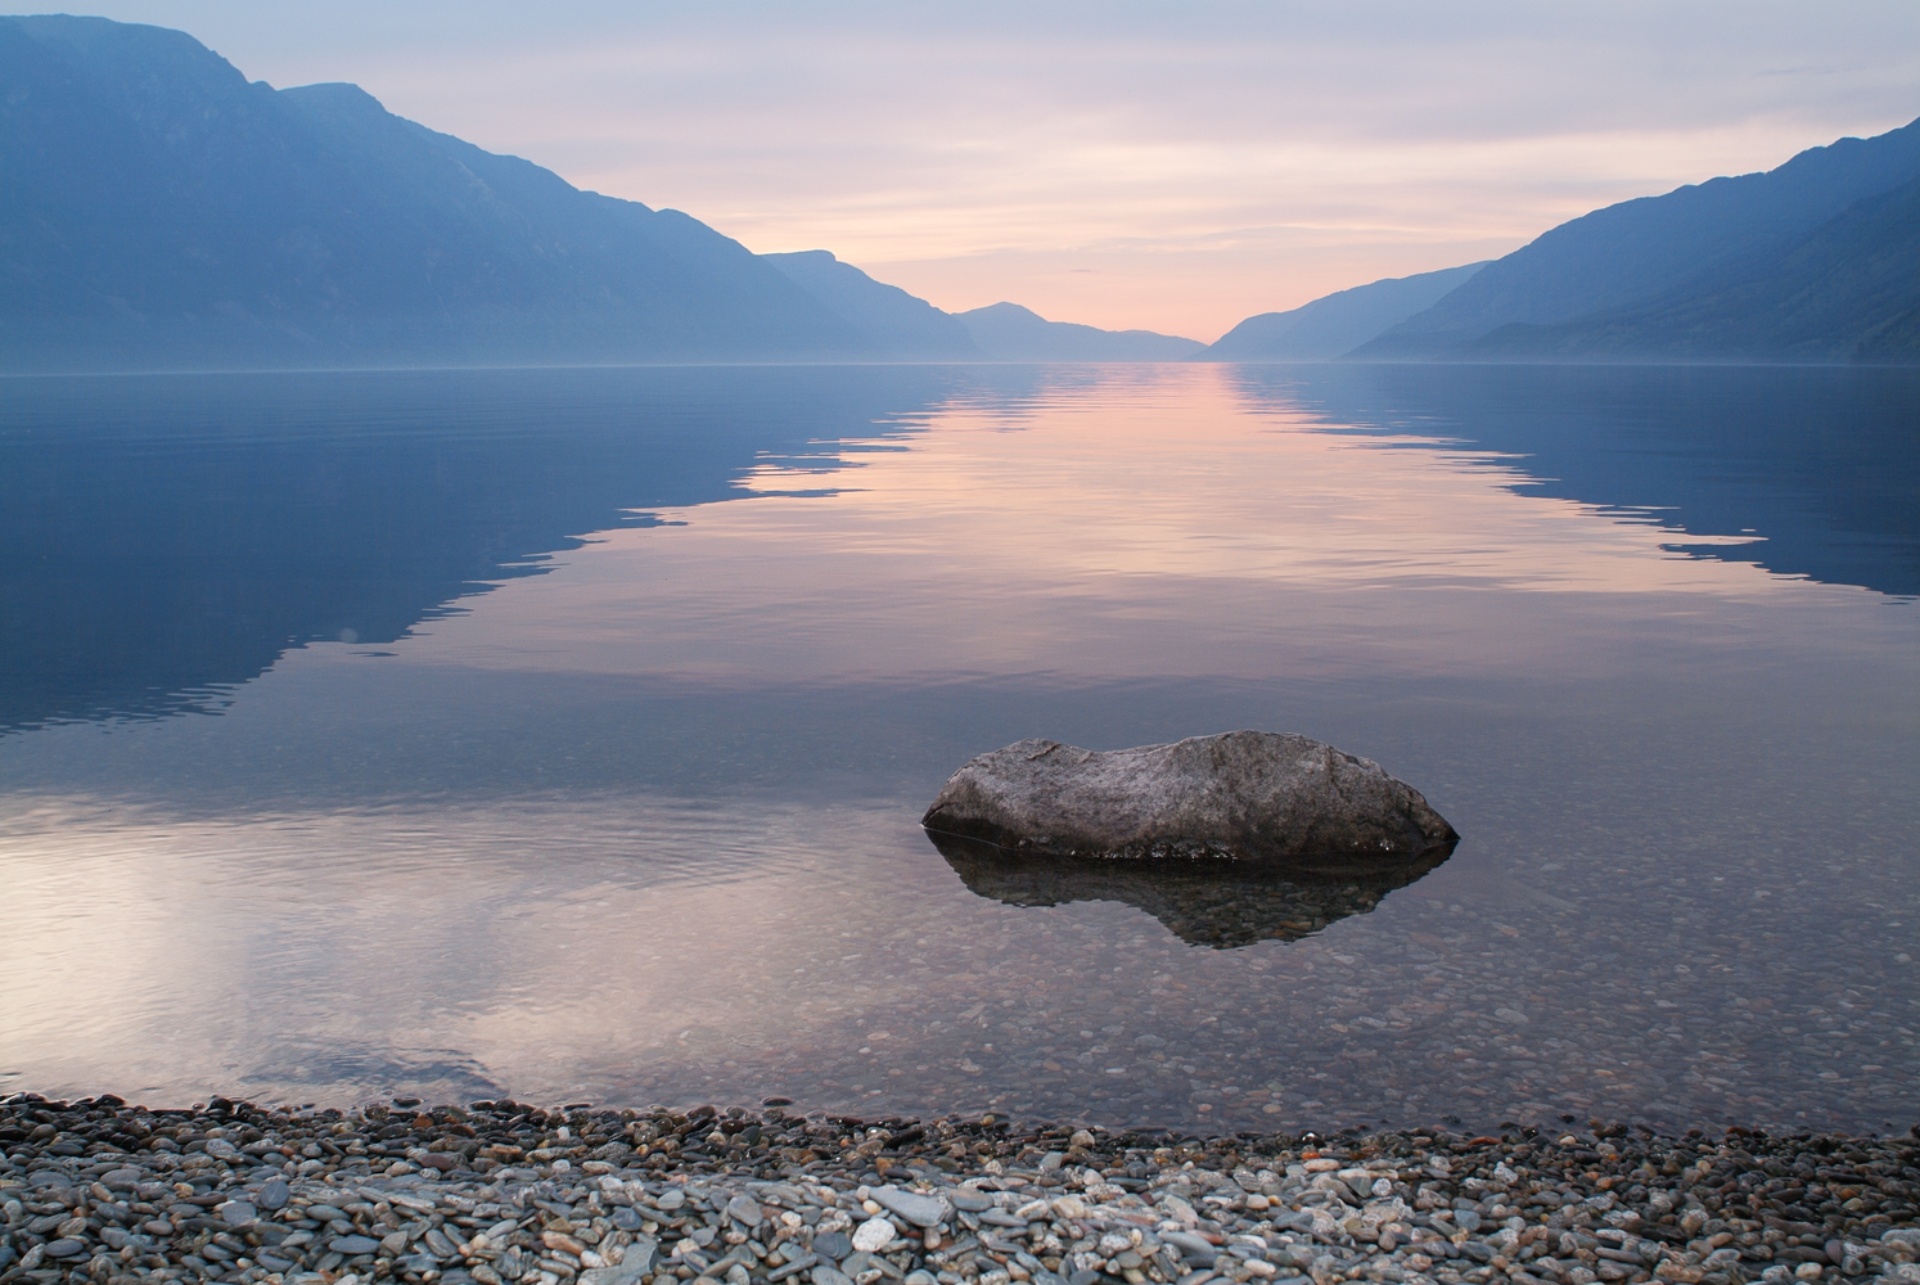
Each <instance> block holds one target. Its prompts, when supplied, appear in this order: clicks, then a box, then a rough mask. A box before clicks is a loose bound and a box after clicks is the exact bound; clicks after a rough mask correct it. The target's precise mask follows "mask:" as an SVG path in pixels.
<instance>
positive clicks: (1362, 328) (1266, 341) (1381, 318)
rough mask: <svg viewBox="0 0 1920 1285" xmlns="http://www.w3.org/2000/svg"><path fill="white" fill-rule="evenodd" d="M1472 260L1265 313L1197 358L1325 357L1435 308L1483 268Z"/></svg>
mask: <svg viewBox="0 0 1920 1285" xmlns="http://www.w3.org/2000/svg"><path fill="white" fill-rule="evenodd" d="M1485 266H1486V265H1485V264H1484V263H1469V264H1467V265H1465V266H1464V267H1458V268H1443V269H1441V270H1440V271H1438V272H1422V273H1419V274H1417V275H1415V276H1411V277H1390V278H1388V279H1387V280H1384V281H1375V282H1372V283H1370V284H1368V285H1364V286H1355V287H1353V288H1352V289H1351V290H1340V291H1337V292H1335V293H1333V294H1330V295H1324V296H1322V297H1321V298H1318V299H1315V300H1314V301H1313V302H1311V303H1306V304H1302V305H1301V306H1300V307H1298V308H1294V309H1291V310H1290V311H1287V312H1263V313H1261V314H1260V315H1259V316H1257V317H1248V318H1247V319H1246V320H1245V321H1243V322H1241V323H1240V324H1239V325H1237V326H1235V327H1234V328H1233V329H1232V330H1229V331H1228V332H1227V333H1226V334H1224V335H1222V336H1220V338H1219V339H1217V340H1215V341H1214V343H1213V344H1212V345H1211V346H1210V347H1209V348H1208V349H1207V350H1206V351H1205V352H1202V353H1199V354H1196V355H1195V356H1194V357H1193V358H1192V360H1194V361H1324V360H1328V359H1330V358H1334V357H1338V356H1340V355H1341V354H1343V353H1347V352H1350V351H1352V350H1353V349H1355V348H1357V347H1359V346H1360V345H1361V344H1364V343H1366V342H1367V341H1368V340H1369V339H1372V338H1374V337H1375V336H1377V335H1379V334H1380V333H1381V332H1382V331H1384V330H1386V329H1388V328H1389V327H1392V326H1396V325H1398V324H1400V323H1401V322H1403V321H1405V320H1406V319H1407V318H1408V317H1411V316H1413V315H1414V314H1415V313H1417V312H1422V311H1424V310H1425V309H1427V308H1431V307H1432V306H1433V305H1434V304H1436V303H1438V302H1439V301H1440V300H1441V299H1443V298H1445V297H1446V295H1447V294H1448V293H1449V292H1450V291H1452V290H1454V289H1455V288H1456V287H1458V286H1459V285H1461V284H1462V283H1463V282H1465V281H1466V280H1467V279H1468V278H1469V277H1471V276H1472V275H1473V274H1474V273H1476V272H1478V271H1479V270H1480V269H1481V268H1483V267H1485Z"/></svg>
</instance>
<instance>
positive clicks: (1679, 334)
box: [1353, 121, 1920, 361]
mask: <svg viewBox="0 0 1920 1285" xmlns="http://www.w3.org/2000/svg"><path fill="white" fill-rule="evenodd" d="M1916 180H1920V121H1916V122H1914V123H1913V124H1910V125H1907V126H1905V127H1904V128H1901V129H1897V130H1893V131H1892V132H1890V133H1886V134H1882V135H1879V136H1878V137H1875V138H1870V139H1857V138H1847V139H1841V140H1840V141H1839V142H1837V143H1834V144H1832V145H1830V146H1827V147H1816V148H1812V149H1810V150H1808V151H1805V152H1802V153H1800V154H1799V155H1798V156H1795V157H1794V158H1793V159H1792V160H1790V161H1788V162H1787V163H1786V164H1784V165H1781V166H1780V167H1779V168H1777V169H1773V170H1768V171H1766V172H1764V173H1759V174H1746V175H1742V176H1740V177H1738V178H1718V179H1714V180H1712V181H1711V182H1708V183H1702V184H1700V185H1698V186H1691V187H1683V188H1680V189H1678V190H1676V191H1673V192H1669V193H1667V194H1666V195H1664V196H1658V197H1645V198H1642V199H1640V200H1635V201H1626V202H1623V203H1621V204H1619V205H1612V206H1608V207H1606V208H1605V209H1602V210H1596V211H1594V212H1593V213H1592V214H1588V215H1585V216H1584V217H1582V218H1578V219H1574V220H1573V221H1572V222H1569V223H1564V224H1561V225H1560V226H1559V227H1557V228H1554V229H1553V230H1552V231H1550V232H1548V233H1546V234H1545V235H1543V236H1541V237H1540V238H1538V239H1537V240H1535V241H1534V242H1532V243H1531V244H1529V245H1527V246H1524V247H1522V248H1521V249H1519V250H1516V251H1514V253H1512V254H1510V255H1508V256H1507V257H1506V258H1504V259H1500V260H1497V261H1495V262H1493V263H1490V264H1488V265H1487V266H1486V267H1484V268H1482V269H1481V270H1480V271H1479V272H1478V273H1476V274H1474V276H1473V277H1472V278H1470V279H1469V280H1468V281H1467V282H1466V283H1465V284H1463V285H1461V286H1460V287H1459V288H1458V289H1457V290H1454V291H1453V292H1452V293H1451V294H1448V295H1447V296H1446V297H1445V298H1443V299H1441V300H1440V301H1439V302H1438V303H1436V304H1434V305H1433V306H1432V307H1431V308H1428V309H1427V310H1426V311H1424V312H1421V313H1419V314H1418V315H1416V316H1413V317H1411V318H1409V319H1408V320H1406V321H1404V322H1402V323H1401V324H1400V325H1398V326H1395V327H1394V328H1393V329H1391V330H1389V331H1387V332H1386V333H1385V334H1383V335H1381V336H1380V337H1379V338H1377V339H1374V340H1372V341H1371V342H1369V343H1367V344H1365V345H1363V346H1362V347H1360V348H1359V349H1358V350H1357V351H1356V352H1355V353H1354V354H1353V355H1354V356H1356V357H1363V358H1377V359H1387V360H1397V359H1408V358H1432V357H1470V358H1478V359H1503V358H1509V357H1551V358H1555V359H1567V358H1583V359H1586V358H1601V359H1636V360H1644V359H1665V360H1693V359H1700V358H1710V359H1716V360H1794V359H1803V360H1817V361H1827V360H1845V359H1848V358H1860V359H1867V358H1872V357H1874V356H1875V355H1876V354H1878V355H1879V356H1880V357H1881V358H1882V359H1898V355H1899V353H1901V352H1906V353H1911V352H1912V348H1913V343H1914V340H1913V337H1912V336H1913V333H1914V330H1915V328H1916V323H1915V319H1914V317H1913V310H1914V309H1915V308H1916V307H1920V286H1917V285H1916V282H1920V258H1916V256H1915V254H1914V234H1913V222H1912V218H1913V215H1912V211H1913V205H1912V199H1913V198H1912V197H1911V196H1910V195H1908V196H1902V195H1901V192H1902V191H1903V190H1905V189H1907V188H1908V186H1909V185H1910V184H1913V183H1914V182H1915V181H1916ZM1903 335H1904V336H1906V338H1904V339H1902V338H1901V336H1903ZM1908 359H1911V358H1910V357H1909V358H1908Z"/></svg>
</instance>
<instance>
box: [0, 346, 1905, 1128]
mask: <svg viewBox="0 0 1920 1285" xmlns="http://www.w3.org/2000/svg"><path fill="white" fill-rule="evenodd" d="M1916 497H1920V378H1916V376H1915V374H1914V373H1912V372H1906V373H1901V372H1874V371H1859V372H1847V371H1806V370H1801V371H1791V370H1789V371H1737V370H1642V371H1636V370H1617V369H1616V370H1551V369H1541V370H1497V369H1496V370H1485V369H1471V368H1458V369H1440V370H1425V369H1417V368H1398V369H1395V368H1364V367H1361V368H1305V367H1303V368H1297V369H1285V368H1266V369H1252V368H1248V369H1235V368H1211V367H1199V368H1187V367H1159V368H1138V369H1127V368H1106V369H1098V368H1072V367H1061V368H1037V369H1018V368H1013V369H985V368H975V369H966V368H948V369H910V368H899V369H884V368H882V369H841V370H822V369H813V370H805V369H795V370H779V369H757V370H732V371H714V370H681V371H671V370H669V371H590V372H518V373H490V374H417V375H338V376H295V377H272V378H267V377H245V378H241V377H234V378H178V379H138V380H96V381H75V382H62V381H28V380H15V381H9V382H5V383H0V555H4V564H3V565H0V665H3V668H0V680H3V681H0V880H3V881H4V888H5V894H6V899H7V903H8V913H7V915H6V928H5V931H4V932H0V977H3V978H4V979H5V1000H4V1003H3V1004H0V1091H6V1090H9V1089H23V1088H31V1089H35V1090H38V1091H42V1092H52V1093H77V1092H99V1091H105V1090H112V1091H114V1092H118V1093H121V1094H123V1095H125V1096H127V1097H129V1098H140V1099H144V1100H147V1101H149V1102H152V1103H155V1104H158V1103H162V1102H181V1101H187V1100H193V1099H204V1097H205V1096H207V1095H208V1094H209V1093H211V1092H214V1091H219V1092H225V1093H230V1094H245V1095H249V1096H253V1097H257V1098H272V1099H292V1100H297V1101H328V1102H349V1101H356V1100H361V1099H364V1098H366V1097H369V1096H372V1095H374V1094H380V1093H392V1092H400V1091H405V1092H411V1093H415V1094H420V1095H422V1096H426V1097H429V1098H441V1099H444V1098H448V1097H459V1098H472V1097H482V1096H496V1095H499V1094H511V1095H513V1096H515V1097H518V1098H523V1099H532V1100H540V1101H562V1102H570V1101H582V1100H591V1101H595V1102H609V1103H634V1104H645V1103H648V1102H656V1101H660V1102H679V1103H688V1102H695V1101H720V1102H753V1101H757V1100H759V1099H760V1098H762V1097H765V1096H768V1095H773V1094H778V1095H782V1096H786V1097H791V1098H793V1099H795V1100H796V1101H797V1102H798V1104H799V1105H800V1106H801V1107H802V1108H806V1109H833V1110H838V1111H848V1112H853V1113H858V1114H865V1115H868V1116H873V1115H878V1114H881V1113H914V1114H922V1113H945V1112H951V1111H963V1110H981V1109H989V1108H991V1109H997V1110H1000V1111H1004V1112H1009V1113H1013V1114H1016V1115H1023V1116H1034V1115H1045V1116H1051V1117H1064V1118H1072V1119H1085V1120H1092V1121H1098V1122H1108V1123H1114V1122H1126V1123H1131V1124H1162V1125H1187V1126H1197V1127H1205V1128H1249V1127H1260V1128H1271V1127H1279V1126H1291V1127H1314V1128H1328V1127H1336V1126H1345V1125H1349V1124H1363V1123H1389V1124H1392V1123H1413V1122H1433V1121H1435V1120H1444V1119H1450V1118H1451V1119H1457V1120H1460V1121H1462V1122H1465V1123H1483V1122H1484V1123H1495V1122H1499V1121H1503V1120H1518V1121H1532V1120H1544V1119H1549V1118H1554V1117H1557V1116H1560V1115H1563V1114H1564V1115H1568V1116H1574V1117H1579V1118H1583V1119H1584V1118H1588V1117H1592V1116H1605V1117H1609V1118H1625V1119H1631V1120H1636V1121H1643V1122H1647V1123H1653V1124H1660V1125H1667V1126H1675V1125H1690V1124H1712V1123H1720V1122H1735V1121H1738V1122H1745V1123H1758V1124H1764V1125H1769V1126H1775V1127H1778V1126H1789V1127H1791V1126H1814V1127H1844V1128H1852V1129H1873V1130H1881V1129H1893V1128H1900V1129H1904V1128H1905V1127H1906V1126H1907V1125H1908V1124H1910V1123H1913V1122H1914V1121H1915V1120H1916V1118H1920V963H1917V962H1916V957H1920V841H1917V840H1916V834H1920V788H1916V785H1917V784H1920V770H1917V769H1920V604H1917V603H1916V601H1915V598H1914V596H1913V595H1915V594H1916V593H1920V511H1917V509H1920V504H1917V501H1916ZM1235 727H1262V728H1270V729H1275V730H1291V731H1299V732H1304V733H1307V734H1309V735H1313V736H1317V737H1321V738H1323V739H1327V740H1330V741H1333V742H1335V743H1336V744H1338V745H1340V746H1342V747H1343V748H1345V749H1348V750H1350V751H1353V752H1355V753H1359V754H1364V755H1366V756H1368V757H1371V758H1374V759H1377V760H1378V761H1379V762H1381V763H1382V764H1383V765H1384V766H1386V767H1387V769H1388V770H1389V771H1392V772H1393V773H1395V774H1396V775H1398V776H1401V777H1402V778H1404V779H1406V780H1408V781H1410V782H1412V783H1414V784H1415V785H1416V786H1418V787H1419V788H1421V789H1422V790H1423V791H1424V792H1425V793H1426V794H1427V796H1428V798H1429V799H1430V800H1431V801H1432V802H1433V803H1434V804H1435V805H1436V806H1437V807H1438V808H1439V809H1440V810H1441V812H1443V813H1444V814H1445V815H1446V816H1447V818H1448V819H1449V820H1450V821H1452V822H1453V824H1454V825H1455V826H1456V827H1457V828H1458V829H1459V831H1460V832H1461V833H1462V835H1463V836H1464V841H1463V843H1462V844H1461V846H1460V848H1459V850H1458V851H1457V852H1456V853H1455V855H1454V856H1453V857H1452V859H1451V860H1449V861H1447V862H1446V863H1445V864H1443V865H1440V866H1439V867H1438V868H1436V869H1433V870H1431V871H1429V872H1426V873H1425V874H1424V875H1422V876H1420V877H1413V876H1412V875H1411V874H1410V875H1409V876H1408V879H1410V880H1411V881H1410V882H1405V885H1404V886H1399V887H1395V886H1392V885H1390V884H1382V885H1377V886H1376V885H1323V884H1312V885H1304V884H1284V883H1280V884H1274V883H1258V882H1248V883H1244V884H1240V885H1222V884H1219V883H1211V884H1194V883H1191V882H1189V883H1161V882H1159V881H1154V880H1141V879H1137V878H1129V877H1128V876H1127V875H1126V874H1125V872H1100V871H1094V872H1081V873H1080V874H1074V873H1072V872H1065V873H1062V872H1053V873H1051V874H1048V875H1047V876H1046V877H1044V878H1039V877H1028V876H1026V875H1023V874H1022V872H1020V871H1007V870H1004V869H998V868H990V867H987V866H980V865H977V864H969V863H968V862H967V861H965V860H964V859H957V860H956V862H955V863H950V862H949V861H948V860H947V859H945V858H943V857H942V855H941V854H940V853H939V852H937V851H936V850H935V849H934V848H933V847H932V846H931V844H929V842H928V841H927V839H926V837H925V836H924V835H923V834H922V833H921V832H920V830H919V829H918V827H917V824H916V823H917V819H918V816H919V814H920V812H921V810H922V809H923V808H924V806H925V805H926V803H927V801H928V800H929V799H930V798H931V797H932V795H933V794H934V792H935V791H936V790H937V789H938V787H939V785H940V783H941V781H942V780H943V779H944V778H945V777H946V775H947V774H948V773H949V772H950V771H952V770H953V768H955V767H956V766H958V765H959V764H960V763H961V762H963V761H964V760H965V759H966V758H967V757H969V756H970V755H972V754H974V753H977V752H980V751H982V750H986V749H990V748H993V747H995V746H998V745H1001V744H1003V743H1005V742H1008V741H1011V740H1014V739H1016V738H1019V737H1022V736H1032V735H1042V736H1051V737H1055V738H1058V739H1062V740H1067V741H1072V742H1075V743H1078V744H1082V745H1088V746H1094V747H1102V748H1104V747H1112V746H1120V745H1129V744H1140V743H1146V742H1152V741H1159V740H1167V739H1172V738H1176V737H1179V736H1184V735H1193V734H1200V733H1206V732H1213V731H1219V730H1225V729H1228V728H1235ZM1044 903H1051V904H1044Z"/></svg>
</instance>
